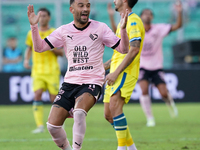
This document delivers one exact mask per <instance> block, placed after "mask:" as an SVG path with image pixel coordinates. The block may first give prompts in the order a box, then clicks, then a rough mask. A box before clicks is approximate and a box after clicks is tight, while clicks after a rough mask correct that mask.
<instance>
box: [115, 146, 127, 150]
mask: <svg viewBox="0 0 200 150" xmlns="http://www.w3.org/2000/svg"><path fill="white" fill-rule="evenodd" d="M117 150H126V146H118V147H117Z"/></svg>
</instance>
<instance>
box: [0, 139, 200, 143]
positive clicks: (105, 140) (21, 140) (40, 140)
mask: <svg viewBox="0 0 200 150" xmlns="http://www.w3.org/2000/svg"><path fill="white" fill-rule="evenodd" d="M68 139H69V140H70V141H71V140H72V139H71V138H68ZM51 141H53V140H52V139H51V138H43V139H0V143H3V142H51ZM84 141H102V142H114V141H116V139H101V138H85V139H84ZM136 141H138V142H144V140H143V139H137V140H136ZM148 141H149V142H165V141H168V139H150V140H148ZM170 141H200V138H180V139H170Z"/></svg>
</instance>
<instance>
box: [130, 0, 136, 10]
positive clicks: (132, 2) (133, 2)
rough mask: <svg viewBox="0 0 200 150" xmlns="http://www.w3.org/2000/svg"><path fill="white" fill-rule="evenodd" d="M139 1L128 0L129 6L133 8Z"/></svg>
mask: <svg viewBox="0 0 200 150" xmlns="http://www.w3.org/2000/svg"><path fill="white" fill-rule="evenodd" d="M137 2H138V0H128V6H129V7H130V8H133V7H134V6H135V4H136V3H137Z"/></svg>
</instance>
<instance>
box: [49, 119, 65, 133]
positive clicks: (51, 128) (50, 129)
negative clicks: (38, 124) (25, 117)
mask: <svg viewBox="0 0 200 150" xmlns="http://www.w3.org/2000/svg"><path fill="white" fill-rule="evenodd" d="M59 128H62V126H55V125H52V124H50V123H49V122H47V130H48V131H49V133H50V134H51V135H54V134H55V133H57V129H59Z"/></svg>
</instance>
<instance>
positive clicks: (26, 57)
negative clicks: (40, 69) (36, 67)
mask: <svg viewBox="0 0 200 150" xmlns="http://www.w3.org/2000/svg"><path fill="white" fill-rule="evenodd" d="M31 55H32V48H31V47H30V46H27V48H26V50H25V55H24V67H25V68H26V69H30V68H31V66H30V65H29V60H30V58H31Z"/></svg>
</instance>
